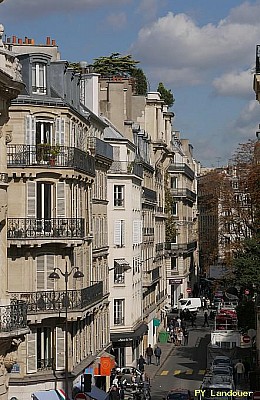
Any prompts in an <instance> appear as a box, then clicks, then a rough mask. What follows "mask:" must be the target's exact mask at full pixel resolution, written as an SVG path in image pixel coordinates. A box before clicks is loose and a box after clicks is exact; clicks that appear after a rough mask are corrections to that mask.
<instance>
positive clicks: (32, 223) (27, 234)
mask: <svg viewBox="0 0 260 400" xmlns="http://www.w3.org/2000/svg"><path fill="white" fill-rule="evenodd" d="M84 221H85V220H84V218H51V219H38V218H8V220H7V238H8V239H35V238H38V239H40V238H43V237H44V238H46V237H49V238H63V239H64V238H68V239H70V238H84V236H85V226H84Z"/></svg>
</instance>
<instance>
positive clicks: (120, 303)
mask: <svg viewBox="0 0 260 400" xmlns="http://www.w3.org/2000/svg"><path fill="white" fill-rule="evenodd" d="M124 323H125V300H124V299H115V300H114V325H124Z"/></svg>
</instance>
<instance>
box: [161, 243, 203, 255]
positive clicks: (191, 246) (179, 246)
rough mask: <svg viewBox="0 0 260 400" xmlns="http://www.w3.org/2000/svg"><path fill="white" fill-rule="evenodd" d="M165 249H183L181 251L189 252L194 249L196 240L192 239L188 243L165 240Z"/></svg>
mask: <svg viewBox="0 0 260 400" xmlns="http://www.w3.org/2000/svg"><path fill="white" fill-rule="evenodd" d="M164 248H165V250H168V251H183V252H191V251H194V250H196V248H197V242H196V241H193V242H190V243H170V242H166V243H165V244H164Z"/></svg>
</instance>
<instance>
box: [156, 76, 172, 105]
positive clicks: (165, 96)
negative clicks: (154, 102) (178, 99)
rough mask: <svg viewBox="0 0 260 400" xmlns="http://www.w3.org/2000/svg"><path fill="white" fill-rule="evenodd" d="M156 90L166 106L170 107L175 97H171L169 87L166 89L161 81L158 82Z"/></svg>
mask: <svg viewBox="0 0 260 400" xmlns="http://www.w3.org/2000/svg"><path fill="white" fill-rule="evenodd" d="M157 92H159V93H160V95H161V99H162V100H163V101H164V102H165V104H166V105H167V106H168V107H172V105H173V103H174V101H175V99H174V97H173V94H172V92H171V89H169V90H168V89H166V88H165V86H164V84H163V83H162V82H160V83H159V85H158V88H157Z"/></svg>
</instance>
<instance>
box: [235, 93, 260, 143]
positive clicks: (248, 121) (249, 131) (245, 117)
mask: <svg viewBox="0 0 260 400" xmlns="http://www.w3.org/2000/svg"><path fill="white" fill-rule="evenodd" d="M259 122H260V104H259V103H258V102H257V101H255V100H252V101H250V102H249V103H248V104H247V105H246V106H245V107H244V108H243V109H242V110H241V112H240V114H239V116H238V117H237V119H236V120H235V121H234V122H233V123H232V125H231V128H233V130H232V131H233V132H234V135H235V136H238V139H239V140H245V139H249V138H251V139H254V138H255V132H256V130H257V129H258V125H259Z"/></svg>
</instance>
